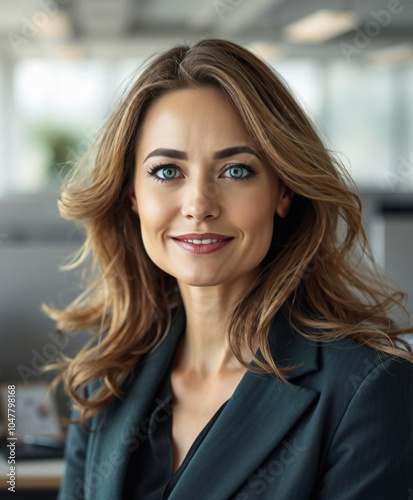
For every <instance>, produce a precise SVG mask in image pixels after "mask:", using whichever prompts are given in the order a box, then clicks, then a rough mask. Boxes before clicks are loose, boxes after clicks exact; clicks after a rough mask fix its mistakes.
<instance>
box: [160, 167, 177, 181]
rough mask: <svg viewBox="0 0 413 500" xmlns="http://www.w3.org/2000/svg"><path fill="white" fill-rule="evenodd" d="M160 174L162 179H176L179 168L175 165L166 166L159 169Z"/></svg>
mask: <svg viewBox="0 0 413 500" xmlns="http://www.w3.org/2000/svg"><path fill="white" fill-rule="evenodd" d="M158 175H159V176H160V177H161V178H162V179H175V177H177V176H178V170H177V169H176V168H174V167H165V168H161V169H160V170H158Z"/></svg>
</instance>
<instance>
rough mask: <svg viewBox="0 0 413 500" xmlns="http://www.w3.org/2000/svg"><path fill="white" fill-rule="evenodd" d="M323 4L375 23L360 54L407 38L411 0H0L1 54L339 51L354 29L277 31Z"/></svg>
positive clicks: (411, 27) (411, 29) (412, 34)
mask: <svg viewBox="0 0 413 500" xmlns="http://www.w3.org/2000/svg"><path fill="white" fill-rule="evenodd" d="M326 8H329V9H346V10H354V11H355V12H356V14H357V17H358V19H359V21H358V26H357V28H358V30H360V31H365V30H366V29H367V28H368V27H369V26H370V27H371V29H372V30H373V31H374V25H373V24H372V23H376V25H377V26H379V28H378V29H377V35H375V34H373V35H371V36H369V37H368V43H367V44H366V46H365V47H363V50H362V51H360V52H363V54H361V56H365V54H366V52H368V51H374V50H376V49H380V48H385V47H391V46H395V45H398V44H402V43H404V44H406V43H411V44H412V45H413V2H412V1H411V0H400V1H399V0H354V1H345V0H330V1H327V0H203V1H191V0H0V57H1V56H2V57H10V58H13V57H35V56H71V57H87V56H99V57H107V58H127V57H142V56H146V55H149V54H150V53H151V52H153V51H154V50H156V49H158V48H163V47H166V46H169V45H171V44H173V43H179V42H190V41H192V40H196V39H199V38H201V37H216V38H228V39H231V40H233V41H236V42H239V43H243V44H251V43H253V42H261V43H263V42H264V43H269V44H277V45H278V46H279V48H281V49H282V51H283V54H284V55H285V56H286V57H307V56H309V57H317V58H320V57H322V58H327V57H333V58H334V57H339V56H342V45H341V44H342V43H347V44H352V45H353V46H354V44H355V37H356V35H357V31H355V30H351V31H350V32H348V33H346V34H345V35H342V36H340V37H337V38H335V39H332V40H329V41H328V42H325V43H323V44H319V45H311V44H301V45H294V44H291V43H288V42H287V41H286V40H285V38H284V37H283V34H282V29H283V27H284V26H286V25H287V24H289V23H291V22H293V21H295V20H297V19H299V18H301V17H303V16H305V15H308V14H310V13H311V12H315V11H317V10H319V9H326ZM396 11H397V12H396ZM369 23H370V24H369ZM356 56H357V54H356Z"/></svg>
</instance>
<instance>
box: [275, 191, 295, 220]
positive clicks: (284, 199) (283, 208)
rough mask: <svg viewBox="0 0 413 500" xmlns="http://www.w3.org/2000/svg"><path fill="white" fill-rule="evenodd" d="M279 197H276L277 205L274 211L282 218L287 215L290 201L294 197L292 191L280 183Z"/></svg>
mask: <svg viewBox="0 0 413 500" xmlns="http://www.w3.org/2000/svg"><path fill="white" fill-rule="evenodd" d="M280 191H281V192H280V197H279V199H278V203H277V207H276V210H275V213H276V214H277V215H278V216H279V217H281V218H282V219H284V218H285V217H287V214H288V211H289V210H290V206H291V203H292V201H293V197H294V191H292V190H291V189H290V188H288V187H287V186H285V185H284V184H281V185H280Z"/></svg>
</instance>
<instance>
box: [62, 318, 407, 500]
mask: <svg viewBox="0 0 413 500" xmlns="http://www.w3.org/2000/svg"><path fill="white" fill-rule="evenodd" d="M184 326H185V314H184V312H183V311H182V312H181V313H180V314H179V315H178V317H177V318H176V319H175V321H174V322H173V325H172V328H171V330H170V331H169V333H168V335H167V337H166V339H165V340H164V342H163V343H162V344H161V345H160V346H159V348H158V349H157V350H156V351H155V352H153V353H152V354H150V355H149V356H147V357H146V358H145V359H142V360H141V361H140V362H139V363H138V365H137V366H136V369H135V371H134V374H133V378H132V379H131V380H130V382H129V383H128V385H127V391H128V392H127V396H126V397H125V398H124V400H123V401H120V400H118V399H117V400H115V401H114V402H113V403H111V404H110V405H109V407H108V408H107V409H106V410H105V411H103V412H101V413H100V414H99V415H98V416H97V417H95V418H93V420H92V421H91V422H90V423H89V425H90V426H91V427H92V429H94V430H95V432H94V433H92V434H87V433H85V432H84V431H82V430H81V428H80V427H79V426H78V425H74V426H71V427H70V429H69V433H68V440H67V446H66V452H65V456H66V472H65V477H64V481H63V484H62V487H61V490H60V493H59V497H58V499H59V500H78V499H88V500H97V499H98V500H121V497H122V488H123V483H124V476H125V472H126V468H127V463H128V459H129V456H130V453H131V452H132V451H133V450H135V449H136V448H137V447H139V443H140V442H142V440H145V439H146V435H145V429H147V422H146V423H145V421H144V419H145V416H146V415H147V412H148V409H149V408H150V405H151V404H152V402H153V398H154V397H155V394H156V389H157V387H158V386H159V383H160V381H161V379H162V377H163V376H164V375H165V371H166V370H167V369H168V366H169V363H170V361H171V358H172V356H173V354H174V352H175V348H176V346H177V343H178V340H179V338H180V336H181V334H182V332H183V330H184ZM270 343H271V348H272V352H273V356H274V359H275V361H276V362H277V363H278V364H279V365H283V366H289V365H297V364H300V366H299V367H298V368H296V369H295V370H294V372H292V373H291V374H290V383H289V384H285V383H282V382H280V381H279V380H278V379H276V378H275V377H273V376H270V375H255V374H252V373H251V372H247V373H246V374H245V375H244V377H243V378H242V380H241V382H240V384H239V385H238V387H237V389H236V391H235V392H234V394H233V396H232V397H231V399H230V400H229V402H228V403H227V405H226V407H225V408H224V410H223V411H222V413H221V415H220V417H219V419H218V420H217V421H216V422H215V424H214V426H213V428H212V429H211V431H210V432H209V433H208V435H207V436H206V438H205V440H204V441H203V442H202V444H201V446H200V447H199V448H198V450H197V452H196V453H195V455H194V456H193V457H192V460H191V461H190V463H189V464H188V467H187V468H186V470H185V472H184V473H183V475H182V477H181V478H180V479H179V481H178V483H177V484H176V486H175V488H174V490H173V492H172V494H171V496H170V500H193V499H196V500H227V499H234V500H235V499H236V500H249V499H256V500H258V499H260V500H266V499H268V500H269V499H271V500H306V499H320V500H321V499H322V500H395V499H408V498H409V497H411V496H412V494H413V364H412V363H410V362H407V361H402V360H399V359H397V358H396V359H391V358H389V357H387V356H385V355H383V354H380V355H378V354H377V353H376V352H375V351H373V350H372V349H370V348H368V347H366V346H362V345H359V344H358V343H356V342H355V341H352V340H342V341H334V342H330V343H327V344H326V343H316V342H312V341H309V340H307V339H305V338H304V337H302V336H300V335H298V334H296V333H295V332H294V331H293V330H292V329H291V327H290V326H289V323H288V322H287V321H286V320H285V318H284V317H283V315H282V314H279V315H278V316H277V318H276V319H275V321H274V323H273V325H272V328H271V331H270ZM93 390H94V389H93V387H91V392H93Z"/></svg>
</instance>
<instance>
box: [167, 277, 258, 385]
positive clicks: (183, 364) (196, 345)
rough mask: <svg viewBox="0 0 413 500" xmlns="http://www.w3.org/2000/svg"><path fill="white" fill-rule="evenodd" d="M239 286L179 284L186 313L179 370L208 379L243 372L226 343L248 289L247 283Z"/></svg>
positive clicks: (178, 357) (178, 361) (179, 353)
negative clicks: (230, 325)
mask: <svg viewBox="0 0 413 500" xmlns="http://www.w3.org/2000/svg"><path fill="white" fill-rule="evenodd" d="M248 284H249V283H248ZM239 285H240V284H239V283H238V284H237V286H232V287H231V286H216V287H193V286H188V285H185V284H182V283H180V284H179V288H180V292H181V296H182V300H183V303H184V307H185V312H186V330H185V336H184V338H183V341H182V343H181V346H180V349H179V352H178V356H177V365H178V366H179V369H182V370H185V371H188V372H192V373H196V374H202V375H203V376H207V377H213V376H215V375H218V374H220V373H224V372H228V371H233V370H234V369H235V370H239V369H244V367H243V366H242V365H241V363H240V362H239V361H238V360H237V359H236V358H235V356H234V355H233V354H232V353H231V351H230V349H229V344H228V340H227V332H228V325H229V321H230V318H231V316H232V312H233V310H234V307H235V305H236V303H237V301H238V300H239V298H240V297H241V293H242V291H243V290H245V289H246V286H247V284H246V283H244V285H245V286H244V287H242V286H241V287H240V286H239Z"/></svg>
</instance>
